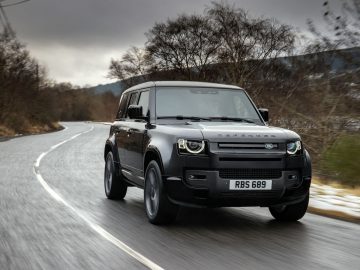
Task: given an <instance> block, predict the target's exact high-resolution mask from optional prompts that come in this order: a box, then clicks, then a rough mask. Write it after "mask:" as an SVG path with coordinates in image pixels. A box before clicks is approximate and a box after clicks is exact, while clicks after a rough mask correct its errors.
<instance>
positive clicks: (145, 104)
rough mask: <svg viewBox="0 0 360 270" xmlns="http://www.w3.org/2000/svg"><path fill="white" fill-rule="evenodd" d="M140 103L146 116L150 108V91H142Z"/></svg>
mask: <svg viewBox="0 0 360 270" xmlns="http://www.w3.org/2000/svg"><path fill="white" fill-rule="evenodd" d="M138 105H139V106H142V107H143V116H146V115H147V113H148V110H149V91H143V92H141V93H140V98H139V103H138Z"/></svg>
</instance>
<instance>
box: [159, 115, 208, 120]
mask: <svg viewBox="0 0 360 270" xmlns="http://www.w3.org/2000/svg"><path fill="white" fill-rule="evenodd" d="M157 119H177V120H184V119H189V120H193V121H201V120H205V121H210V120H211V119H210V118H207V117H199V116H184V115H173V116H158V117H157Z"/></svg>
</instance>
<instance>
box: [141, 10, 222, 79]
mask: <svg viewBox="0 0 360 270" xmlns="http://www.w3.org/2000/svg"><path fill="white" fill-rule="evenodd" d="M146 36H147V38H148V41H147V44H146V49H147V51H148V52H149V53H150V55H151V56H152V57H153V58H154V60H155V63H156V66H157V68H158V70H173V71H176V72H178V73H179V74H180V75H181V76H182V78H183V79H188V80H191V79H194V78H196V79H205V78H206V71H207V68H208V66H209V65H210V64H213V63H215V60H216V55H217V49H218V48H219V46H220V43H219V35H218V33H217V32H216V31H214V29H213V25H212V24H211V21H210V20H209V18H208V17H205V16H201V15H191V16H189V15H181V16H179V17H178V18H176V19H174V20H168V21H167V22H166V23H157V24H155V26H153V28H152V29H151V30H150V31H149V32H148V33H147V34H146Z"/></svg>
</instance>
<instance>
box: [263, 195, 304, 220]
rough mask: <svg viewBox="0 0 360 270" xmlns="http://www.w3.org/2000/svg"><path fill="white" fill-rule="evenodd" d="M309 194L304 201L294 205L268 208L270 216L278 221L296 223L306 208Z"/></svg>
mask: <svg viewBox="0 0 360 270" xmlns="http://www.w3.org/2000/svg"><path fill="white" fill-rule="evenodd" d="M308 204H309V192H308V193H307V195H306V197H305V199H304V200H302V201H301V202H299V203H296V204H290V205H285V206H277V207H269V210H270V213H271V215H272V216H273V217H274V218H275V219H276V220H280V221H297V220H299V219H301V218H302V217H303V216H304V215H305V213H306V210H307V208H308Z"/></svg>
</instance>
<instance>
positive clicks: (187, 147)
mask: <svg viewBox="0 0 360 270" xmlns="http://www.w3.org/2000/svg"><path fill="white" fill-rule="evenodd" d="M178 148H179V152H180V153H181V154H204V153H205V141H195V140H185V139H179V140H178Z"/></svg>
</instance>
